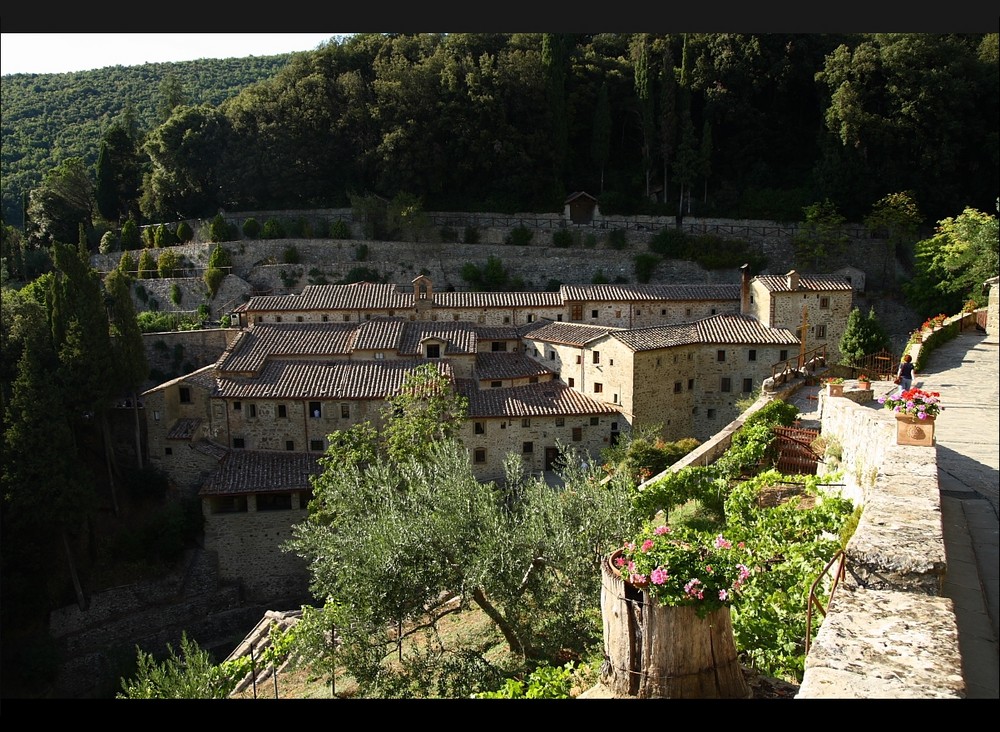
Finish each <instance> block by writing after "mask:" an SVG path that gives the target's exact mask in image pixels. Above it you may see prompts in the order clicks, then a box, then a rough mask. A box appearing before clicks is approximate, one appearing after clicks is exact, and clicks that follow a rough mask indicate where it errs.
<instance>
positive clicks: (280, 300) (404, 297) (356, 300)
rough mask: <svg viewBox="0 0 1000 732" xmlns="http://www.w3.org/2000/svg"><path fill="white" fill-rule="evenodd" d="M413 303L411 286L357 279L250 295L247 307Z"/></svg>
mask: <svg viewBox="0 0 1000 732" xmlns="http://www.w3.org/2000/svg"><path fill="white" fill-rule="evenodd" d="M412 307H413V288H412V287H410V288H408V289H407V290H405V291H404V290H399V289H398V288H397V286H396V285H391V284H381V283H372V282H354V283H352V284H349V285H306V286H305V287H304V288H303V290H302V294H300V295H263V296H260V295H259V296H257V297H251V298H250V301H249V302H248V303H247V306H246V310H247V311H250V312H281V311H285V310H299V311H306V310H406V309H411V308H412Z"/></svg>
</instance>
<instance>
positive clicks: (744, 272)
mask: <svg viewBox="0 0 1000 732" xmlns="http://www.w3.org/2000/svg"><path fill="white" fill-rule="evenodd" d="M749 314H750V263H749V262H747V263H746V264H744V265H743V266H742V267H740V315H749Z"/></svg>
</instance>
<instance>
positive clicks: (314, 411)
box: [309, 402, 323, 419]
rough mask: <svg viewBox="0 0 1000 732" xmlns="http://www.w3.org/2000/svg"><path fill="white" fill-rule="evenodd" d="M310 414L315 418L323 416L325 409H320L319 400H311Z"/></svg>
mask: <svg viewBox="0 0 1000 732" xmlns="http://www.w3.org/2000/svg"><path fill="white" fill-rule="evenodd" d="M309 416H310V417H312V418H314V419H319V418H320V417H322V416H323V411H322V409H320V405H319V402H309Z"/></svg>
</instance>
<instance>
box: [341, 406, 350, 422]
mask: <svg viewBox="0 0 1000 732" xmlns="http://www.w3.org/2000/svg"><path fill="white" fill-rule="evenodd" d="M340 418H341V419H350V418H351V405H350V404H341V405H340Z"/></svg>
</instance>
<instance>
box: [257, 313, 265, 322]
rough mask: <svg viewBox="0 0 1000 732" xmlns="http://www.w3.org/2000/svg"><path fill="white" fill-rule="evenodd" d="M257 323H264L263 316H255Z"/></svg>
mask: <svg viewBox="0 0 1000 732" xmlns="http://www.w3.org/2000/svg"><path fill="white" fill-rule="evenodd" d="M257 322H258V323H263V322H264V316H263V315H258V316H257Z"/></svg>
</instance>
